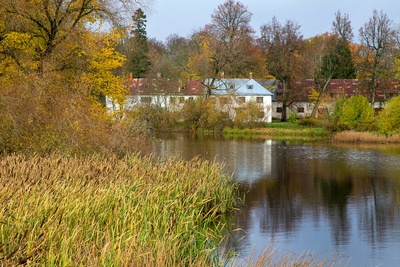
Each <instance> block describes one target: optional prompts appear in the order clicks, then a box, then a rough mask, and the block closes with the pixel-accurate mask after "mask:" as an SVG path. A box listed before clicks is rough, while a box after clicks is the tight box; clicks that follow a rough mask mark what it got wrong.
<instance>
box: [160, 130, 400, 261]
mask: <svg viewBox="0 0 400 267" xmlns="http://www.w3.org/2000/svg"><path fill="white" fill-rule="evenodd" d="M155 154H156V155H158V156H160V157H161V158H167V157H170V156H180V157H183V158H184V159H191V158H193V157H196V156H199V157H202V158H205V159H209V160H215V161H217V162H221V163H224V164H225V170H226V172H227V173H233V177H234V179H235V180H237V181H238V182H239V184H240V187H241V189H242V190H243V192H246V195H245V200H244V203H243V206H242V207H241V209H240V211H239V212H237V213H236V214H235V218H234V227H233V228H234V229H240V230H238V231H233V232H232V233H230V234H229V238H228V240H227V241H226V243H225V244H224V249H225V250H226V249H228V248H229V249H232V250H234V251H235V252H236V253H238V254H239V255H240V258H248V257H249V256H250V255H253V257H257V255H259V254H260V253H261V252H262V251H263V250H264V249H265V248H266V247H267V246H268V245H270V244H271V243H273V244H276V246H277V249H278V250H279V251H282V252H291V253H294V254H295V255H302V254H304V253H305V252H306V253H311V254H313V255H315V257H316V258H321V259H323V258H326V257H331V256H333V255H338V256H340V258H341V265H343V266H344V265H346V266H400V147H396V146H390V145H381V146H356V145H353V146H344V145H332V144H307V143H296V144H293V143H289V142H285V141H273V140H264V139H225V138H223V137H198V136H189V135H185V134H171V135H162V136H159V137H158V142H157V144H156V145H155Z"/></svg>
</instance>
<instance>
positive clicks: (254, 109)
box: [234, 101, 264, 129]
mask: <svg viewBox="0 0 400 267" xmlns="http://www.w3.org/2000/svg"><path fill="white" fill-rule="evenodd" d="M235 112H236V116H235V119H234V125H235V127H238V128H239V129H245V128H255V127H257V126H260V125H261V124H264V122H260V119H261V118H263V117H264V113H263V111H262V109H261V107H260V105H259V104H258V103H256V102H254V101H249V102H246V103H244V104H242V106H241V107H240V108H236V109H235Z"/></svg>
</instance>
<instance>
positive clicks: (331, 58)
mask: <svg viewBox="0 0 400 267" xmlns="http://www.w3.org/2000/svg"><path fill="white" fill-rule="evenodd" d="M332 68H333V72H332V79H355V78H356V72H355V67H354V63H353V58H352V56H351V51H350V47H349V43H348V42H347V40H346V39H343V38H341V39H339V40H338V41H337V43H336V45H335V46H334V48H333V49H332V50H331V51H330V52H329V53H328V54H327V55H325V56H324V58H323V66H322V72H323V73H324V72H326V73H328V72H329V71H332Z"/></svg>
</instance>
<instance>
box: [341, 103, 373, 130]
mask: <svg viewBox="0 0 400 267" xmlns="http://www.w3.org/2000/svg"><path fill="white" fill-rule="evenodd" d="M373 122H374V109H373V108H372V106H371V105H370V104H369V102H368V99H367V98H366V97H364V96H362V95H355V96H352V97H350V98H349V99H348V100H347V101H346V102H345V103H344V105H343V111H342V114H341V116H340V119H339V124H342V125H344V126H346V127H347V128H348V129H356V130H367V129H371V128H372V126H373Z"/></svg>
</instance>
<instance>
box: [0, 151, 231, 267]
mask: <svg viewBox="0 0 400 267" xmlns="http://www.w3.org/2000/svg"><path fill="white" fill-rule="evenodd" d="M236 190H237V186H236V185H235V184H233V183H232V181H231V178H230V177H227V176H226V175H224V174H223V172H222V167H221V166H219V165H216V164H213V163H210V162H207V161H202V160H198V159H195V160H192V161H189V162H184V161H179V160H168V161H165V162H158V161H157V160H155V159H154V158H151V157H139V156H138V155H131V156H127V157H125V158H123V159H119V158H116V157H113V156H92V157H87V158H78V157H60V156H46V157H40V156H33V157H27V156H22V155H9V156H5V157H3V158H1V159H0V201H1V203H2V205H1V207H0V262H1V263H2V265H4V266H16V265H18V264H28V266H210V265H212V262H213V261H217V260H218V257H217V254H218V253H217V248H218V244H219V243H218V242H219V241H220V240H221V238H222V231H223V229H224V228H225V224H224V221H223V220H222V218H223V217H224V216H225V215H226V214H229V213H230V212H231V211H233V209H234V207H235V206H236V201H237V195H236V192H237V191H236Z"/></svg>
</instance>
